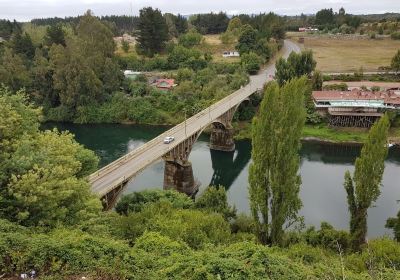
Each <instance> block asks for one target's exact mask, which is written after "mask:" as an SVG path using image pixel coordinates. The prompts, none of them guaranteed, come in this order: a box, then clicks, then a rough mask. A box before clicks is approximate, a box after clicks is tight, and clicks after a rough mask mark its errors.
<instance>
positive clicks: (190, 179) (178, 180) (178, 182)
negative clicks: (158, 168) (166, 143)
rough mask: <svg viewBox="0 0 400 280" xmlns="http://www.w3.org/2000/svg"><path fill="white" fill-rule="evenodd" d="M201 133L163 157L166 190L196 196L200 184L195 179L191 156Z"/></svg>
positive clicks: (197, 133) (192, 136) (189, 138)
mask: <svg viewBox="0 0 400 280" xmlns="http://www.w3.org/2000/svg"><path fill="white" fill-rule="evenodd" d="M200 133H201V131H198V132H196V133H195V134H193V135H191V136H190V137H188V138H187V139H186V140H185V141H183V142H182V143H180V144H179V145H177V146H176V147H174V148H173V149H172V150H170V151H169V152H168V153H166V154H165V155H164V156H163V159H164V161H165V168H164V189H175V190H177V191H179V192H182V193H185V194H187V195H189V196H194V195H195V194H196V193H197V191H198V190H199V185H200V184H199V183H198V182H196V181H195V179H194V176H193V169H192V163H191V162H190V161H189V155H190V152H191V151H192V148H193V145H194V143H195V142H196V141H197V138H198V137H199V135H200Z"/></svg>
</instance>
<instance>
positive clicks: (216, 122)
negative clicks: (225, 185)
mask: <svg viewBox="0 0 400 280" xmlns="http://www.w3.org/2000/svg"><path fill="white" fill-rule="evenodd" d="M292 51H295V52H299V51H300V49H299V47H298V46H297V45H296V44H294V43H293V42H291V41H287V40H285V43H284V47H283V48H282V50H281V52H280V56H283V57H287V56H288V55H289V54H290V53H291V52H292ZM274 73H275V63H274V62H271V63H270V64H269V65H268V66H267V67H266V68H265V69H263V70H262V71H260V73H259V74H257V75H254V76H250V82H249V83H248V84H247V85H246V86H245V87H243V88H241V89H239V90H237V91H235V92H234V93H232V94H230V95H229V96H227V97H225V98H223V99H221V100H220V101H218V102H216V103H214V104H213V105H211V106H210V107H208V108H206V109H204V110H203V111H201V112H199V113H197V114H196V115H194V116H192V117H190V118H189V119H187V120H186V121H184V122H182V123H180V124H178V125H176V126H175V127H173V128H171V129H170V130H168V131H166V132H164V133H163V134H161V135H159V136H157V137H156V138H154V139H152V140H150V141H149V142H147V143H146V144H144V145H143V146H140V147H139V148H137V149H135V150H133V151H131V152H129V153H128V154H126V155H124V156H123V157H121V158H119V159H117V160H116V161H114V162H112V163H110V164H109V165H107V166H105V167H103V168H101V169H100V170H98V171H97V172H95V173H93V174H91V175H90V176H89V182H90V184H91V186H92V191H93V192H94V193H96V194H98V195H99V196H100V197H102V198H103V201H104V203H105V207H106V208H110V207H111V206H112V205H113V204H114V202H115V200H116V199H117V197H118V195H119V193H120V192H121V191H122V189H123V187H124V185H125V184H126V183H127V182H128V181H129V180H130V179H132V178H133V177H135V175H136V174H138V173H139V172H141V171H142V170H143V169H145V168H146V167H147V166H149V165H151V164H152V163H154V162H155V161H157V160H159V159H163V160H164V161H165V170H164V189H169V188H174V189H176V190H178V191H180V192H184V193H186V194H188V195H194V194H195V193H196V192H197V189H198V184H197V183H196V182H195V180H194V177H193V170H192V164H191V163H190V162H189V155H190V152H191V150H192V147H193V145H194V143H195V142H196V140H197V138H198V137H199V136H200V134H201V133H202V132H203V130H204V129H205V128H207V127H209V126H211V128H212V131H211V137H210V149H214V150H220V151H233V150H234V149H235V142H234V141H233V128H232V118H233V115H234V114H235V112H236V110H237V108H238V107H239V105H240V104H241V103H242V102H243V101H245V100H246V99H248V98H249V96H250V95H252V94H254V93H255V92H257V91H260V90H261V89H262V88H263V86H264V84H265V83H266V82H267V81H268V80H270V79H271V78H270V77H271V76H272V75H274ZM167 136H173V137H174V138H175V140H174V141H173V142H171V143H169V144H164V142H163V140H164V138H165V137H167Z"/></svg>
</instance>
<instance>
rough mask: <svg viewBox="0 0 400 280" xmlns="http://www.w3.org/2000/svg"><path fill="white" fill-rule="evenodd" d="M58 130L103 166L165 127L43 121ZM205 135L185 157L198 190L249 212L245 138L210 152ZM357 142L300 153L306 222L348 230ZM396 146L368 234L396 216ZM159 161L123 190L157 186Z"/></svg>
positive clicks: (312, 146) (399, 161)
mask: <svg viewBox="0 0 400 280" xmlns="http://www.w3.org/2000/svg"><path fill="white" fill-rule="evenodd" d="M46 126H47V128H52V127H54V126H57V127H58V128H59V129H60V130H70V131H71V132H72V133H74V134H75V135H76V139H77V141H78V142H80V143H82V144H83V145H85V146H86V147H87V148H89V149H91V150H94V151H95V152H96V154H97V155H99V156H100V157H101V161H100V165H101V166H104V165H106V164H108V163H110V162H111V161H113V160H115V159H117V158H118V157H120V156H122V155H124V154H125V153H126V152H128V151H129V150H131V149H134V148H136V147H138V146H140V145H142V144H143V143H145V142H147V141H149V140H150V139H152V138H153V137H155V136H157V135H159V134H160V133H162V132H163V131H165V130H166V129H167V128H166V127H149V126H132V125H114V124H110V125H104V124H101V125H74V124H47V125H46ZM208 142H209V137H208V136H207V135H201V136H200V138H199V140H198V141H197V142H196V144H195V145H194V147H193V150H192V152H191V154H190V157H189V160H190V161H191V162H192V165H193V173H194V176H195V177H196V178H197V179H198V180H199V181H200V182H201V183H202V186H201V189H200V193H201V192H202V191H204V189H205V188H206V187H207V186H209V185H223V186H225V187H226V188H227V189H228V200H229V203H230V204H234V205H235V206H236V208H237V209H238V211H239V212H247V213H249V200H248V169H249V164H250V160H251V144H250V142H249V141H238V142H236V150H235V151H234V152H232V153H225V152H218V151H210V149H209V146H208ZM360 150H361V148H360V146H354V145H353V146H348V145H346V146H343V145H331V144H320V143H312V142H306V143H303V145H302V148H301V151H300V156H301V166H300V174H301V177H302V185H301V189H300V197H301V200H302V201H303V208H302V209H301V211H300V214H301V215H303V216H304V218H305V222H306V224H308V225H316V226H318V225H319V224H320V222H321V221H328V222H329V223H331V224H332V225H333V226H335V227H336V228H341V229H348V223H349V214H348V211H347V202H346V201H347V200H346V193H345V190H344V187H343V181H344V174H345V172H346V170H350V171H351V172H352V171H353V170H354V166H353V165H354V161H355V159H356V157H357V156H358V155H359V154H360ZM399 168H400V149H399V148H391V149H390V150H389V155H388V158H387V160H386V164H385V173H384V176H383V182H382V188H381V192H382V193H381V196H380V197H379V199H378V201H377V202H376V203H375V205H374V206H375V207H374V208H372V209H370V210H369V212H368V227H369V228H368V235H369V236H370V237H373V236H378V235H383V234H386V233H390V231H388V230H386V229H385V227H384V226H385V222H386V219H387V218H388V217H392V216H396V215H397V212H398V210H399V208H400V204H398V203H397V202H396V200H399V199H400V172H399ZM163 175H164V163H163V162H162V161H161V160H160V161H158V162H156V163H154V164H153V165H151V166H149V167H148V168H146V169H145V170H144V171H143V172H141V173H140V174H138V175H137V176H136V177H135V178H133V179H132V180H131V181H130V182H129V183H128V185H127V188H126V189H125V191H124V193H125V194H126V193H130V192H133V191H141V190H144V189H162V186H163Z"/></svg>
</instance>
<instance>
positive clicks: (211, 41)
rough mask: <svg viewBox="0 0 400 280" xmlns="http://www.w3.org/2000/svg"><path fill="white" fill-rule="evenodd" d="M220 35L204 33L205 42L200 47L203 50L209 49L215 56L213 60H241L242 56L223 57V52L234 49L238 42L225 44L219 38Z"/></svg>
mask: <svg viewBox="0 0 400 280" xmlns="http://www.w3.org/2000/svg"><path fill="white" fill-rule="evenodd" d="M219 37H220V35H219V34H215V35H204V42H203V44H202V45H201V46H200V47H199V48H200V49H201V50H202V51H208V52H210V53H211V54H212V56H213V61H217V62H239V61H240V58H238V57H230V58H224V57H222V53H223V52H224V51H234V50H235V46H236V43H232V44H223V43H222V42H221V40H220V39H219Z"/></svg>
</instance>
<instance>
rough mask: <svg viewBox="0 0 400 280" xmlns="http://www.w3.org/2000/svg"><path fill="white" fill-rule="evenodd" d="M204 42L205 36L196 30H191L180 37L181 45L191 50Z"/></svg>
mask: <svg viewBox="0 0 400 280" xmlns="http://www.w3.org/2000/svg"><path fill="white" fill-rule="evenodd" d="M202 40H203V35H201V34H200V33H198V32H197V31H196V30H191V31H189V32H187V33H185V34H182V35H181V36H179V44H181V45H182V46H184V47H186V48H191V47H194V46H197V45H200V43H201V41H202Z"/></svg>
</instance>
